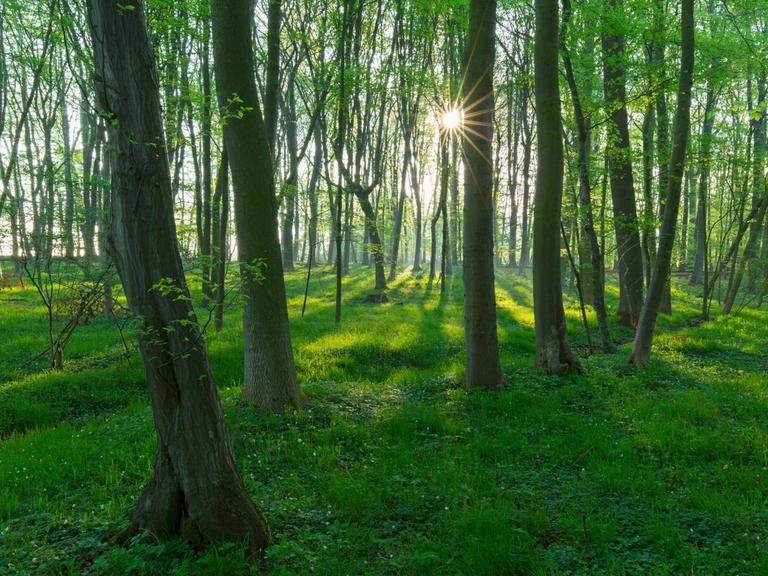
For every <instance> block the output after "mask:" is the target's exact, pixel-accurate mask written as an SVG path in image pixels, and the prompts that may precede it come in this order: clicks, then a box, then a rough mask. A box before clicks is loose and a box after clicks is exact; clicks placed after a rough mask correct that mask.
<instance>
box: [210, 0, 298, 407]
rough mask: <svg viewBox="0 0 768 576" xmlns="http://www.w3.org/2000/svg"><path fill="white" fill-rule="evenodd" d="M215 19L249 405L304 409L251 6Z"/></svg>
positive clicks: (232, 2) (225, 0)
mask: <svg viewBox="0 0 768 576" xmlns="http://www.w3.org/2000/svg"><path fill="white" fill-rule="evenodd" d="M212 16H213V20H212V21H213V48H214V63H215V71H216V88H217V93H218V100H219V107H220V108H221V109H223V110H225V111H226V112H225V114H227V115H231V116H234V117H229V118H227V122H226V124H225V125H224V142H225V146H226V149H227V154H228V156H229V166H230V170H231V172H232V182H233V184H234V191H235V227H236V230H237V248H238V250H237V252H238V260H239V261H240V275H241V278H242V289H243V294H244V305H243V339H244V344H245V362H244V364H245V368H244V372H243V394H242V400H243V402H245V403H246V404H249V405H252V406H258V407H260V408H265V409H269V410H280V409H283V408H285V407H286V406H294V407H299V406H301V405H302V404H303V397H302V393H301V389H300V388H299V384H298V381H297V379H296V367H295V365H294V361H293V348H292V347H291V334H290V327H289V325H288V309H287V304H286V297H285V283H284V281H283V264H282V259H281V255H280V244H279V242H278V239H277V200H276V198H275V181H274V176H273V171H272V160H271V153H270V149H269V142H268V139H267V131H266V130H265V128H264V122H263V120H262V117H261V107H260V105H259V98H258V93H257V90H256V81H255V79H254V66H253V47H252V43H251V21H252V15H251V12H250V8H249V3H247V2H239V1H236V0H214V1H213V2H212ZM241 115H242V117H240V116H241Z"/></svg>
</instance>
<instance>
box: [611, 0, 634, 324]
mask: <svg viewBox="0 0 768 576" xmlns="http://www.w3.org/2000/svg"><path fill="white" fill-rule="evenodd" d="M620 1H621V0H607V4H606V6H605V7H604V9H603V14H604V16H603V18H604V19H605V20H606V21H605V22H603V32H602V38H601V40H602V47H603V84H604V90H605V104H606V106H607V109H608V110H609V111H610V115H609V122H608V139H609V143H610V145H609V148H608V163H609V166H610V172H611V197H612V199H613V216H614V228H615V232H616V250H617V252H618V256H619V310H618V315H619V320H620V321H621V323H622V324H625V325H627V326H633V327H634V326H635V325H636V324H637V321H638V318H639V316H640V309H641V308H642V305H643V255H642V251H641V248H640V233H639V231H638V222H637V208H636V206H635V190H634V184H633V180H632V151H631V148H630V143H629V120H628V117H627V105H626V87H625V59H626V50H625V40H624V36H623V34H622V33H621V32H620V31H618V30H616V29H614V28H615V27H616V26H618V24H616V23H615V22H612V21H610V20H609V18H608V16H607V15H608V14H617V13H619V12H621V11H622V7H621V4H620Z"/></svg>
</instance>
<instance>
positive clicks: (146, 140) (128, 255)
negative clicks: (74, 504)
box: [87, 0, 271, 552]
mask: <svg viewBox="0 0 768 576" xmlns="http://www.w3.org/2000/svg"><path fill="white" fill-rule="evenodd" d="M129 6H130V7H131V9H128V8H127V7H126V6H122V5H120V4H118V3H116V2H101V1H99V0H88V3H87V7H88V23H89V26H90V30H91V38H92V43H93V51H94V64H95V67H96V72H95V84H96V86H95V88H96V96H97V103H98V107H99V110H100V113H101V114H102V115H103V116H104V117H105V118H107V119H108V124H109V139H110V143H111V145H112V147H113V149H114V154H113V155H112V156H111V158H110V163H111V164H112V170H111V175H112V182H111V195H112V202H111V209H112V212H111V214H112V215H111V223H110V224H111V225H110V237H109V239H108V249H109V251H110V254H111V256H112V258H113V260H114V262H115V265H116V266H117V270H118V272H119V274H120V279H121V281H122V284H123V288H124V290H125V295H126V298H127V300H128V305H129V306H130V308H131V310H132V312H133V313H134V314H136V316H137V317H138V318H139V319H140V321H141V328H142V332H141V335H140V337H139V349H140V352H141V356H142V359H143V361H144V375H145V378H146V381H147V388H148V390H149V395H150V400H151V404H152V412H153V415H154V420H155V429H156V431H157V443H158V446H157V453H156V456H155V462H154V467H153V470H152V477H151V478H150V480H149V482H148V484H147V485H146V487H145V488H144V491H143V492H142V494H141V497H140V498H139V502H138V505H137V506H136V510H135V512H134V514H133V518H132V520H131V523H130V526H129V527H128V528H127V529H126V530H125V531H123V532H122V534H121V535H120V538H121V539H125V538H128V537H130V536H132V535H133V534H135V533H136V532H138V531H146V532H149V533H151V534H154V535H156V536H166V537H171V536H176V535H180V536H182V537H184V538H186V539H188V540H190V541H191V542H192V543H194V544H195V545H198V546H203V545H205V544H207V543H209V542H217V541H221V540H231V541H242V542H244V543H246V544H247V545H248V546H249V547H250V548H251V550H253V551H254V552H259V551H261V550H263V549H264V548H265V547H267V546H268V545H269V544H270V542H271V535H270V532H269V528H268V527H267V523H266V521H265V519H264V516H263V515H262V513H261V512H260V511H259V509H258V508H257V507H256V506H255V505H254V504H253V502H252V501H251V498H250V496H249V495H248V493H247V492H246V490H245V487H244V486H243V482H242V480H241V479H240V476H239V474H238V472H237V468H236V465H235V460H234V456H233V454H232V447H231V445H230V439H229V433H228V431H227V427H226V424H225V422H224V417H223V414H222V410H221V405H220V403H219V397H218V393H217V390H216V383H215V382H214V379H213V374H212V373H211V368H210V365H209V363H208V356H207V354H206V349H205V344H204V343H203V340H202V336H201V334H200V329H199V327H198V325H197V322H196V319H195V313H194V310H193V308H192V303H191V301H190V298H189V290H188V289H187V285H186V280H185V277H184V270H183V268H182V262H181V258H180V255H179V249H178V245H177V241H176V229H175V225H174V220H173V195H172V190H171V179H170V170H169V164H168V156H167V154H166V147H165V146H166V145H165V138H164V135H163V125H162V119H161V114H160V100H159V96H158V93H157V75H156V72H155V64H154V58H153V55H152V49H151V47H150V43H149V38H148V35H147V29H146V23H145V16H144V6H143V3H141V2H140V1H138V0H135V1H134V2H133V3H131V4H129ZM202 455H204V457H202Z"/></svg>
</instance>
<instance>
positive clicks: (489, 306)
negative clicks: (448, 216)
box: [463, 0, 502, 390]
mask: <svg viewBox="0 0 768 576" xmlns="http://www.w3.org/2000/svg"><path fill="white" fill-rule="evenodd" d="M495 29H496V0H471V2H470V5H469V35H468V37H467V46H466V48H465V50H466V51H465V56H464V94H463V97H464V117H465V120H464V122H465V127H464V140H463V144H464V146H463V153H464V242H463V260H464V344H465V348H466V375H465V379H466V383H467V386H468V387H469V388H477V387H482V388H487V389H491V390H493V389H497V388H500V387H501V384H502V377H501V366H500V364H499V343H498V336H497V333H496V294H495V287H494V274H493V161H492V157H493V146H492V142H493V64H494V60H495V56H496V54H495V51H496V49H495V45H496V42H495V36H494V34H495V32H494V31H495Z"/></svg>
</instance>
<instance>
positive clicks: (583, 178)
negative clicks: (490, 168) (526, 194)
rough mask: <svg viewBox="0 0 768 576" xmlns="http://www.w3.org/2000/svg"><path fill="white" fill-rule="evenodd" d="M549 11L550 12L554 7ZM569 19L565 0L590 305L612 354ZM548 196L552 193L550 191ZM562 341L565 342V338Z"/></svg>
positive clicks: (566, 53) (565, 62) (567, 68)
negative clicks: (569, 34)
mask: <svg viewBox="0 0 768 576" xmlns="http://www.w3.org/2000/svg"><path fill="white" fill-rule="evenodd" d="M548 9H549V10H551V8H548ZM570 18H571V3H570V0H563V30H562V39H561V42H560V46H561V50H562V53H563V65H564V67H565V74H566V78H567V80H568V86H569V88H570V92H571V101H572V102H573V112H574V114H573V115H574V118H575V121H576V131H577V137H578V164H579V203H580V205H581V206H580V207H581V219H582V233H583V235H584V236H585V239H584V243H585V244H586V245H587V247H588V250H586V252H588V255H589V258H590V266H589V269H588V270H587V272H588V274H589V277H590V278H591V280H592V282H591V284H592V302H591V303H592V305H593V306H594V308H595V313H596V315H597V323H598V327H599V330H600V342H601V345H602V349H603V352H612V351H613V349H614V348H613V343H612V342H611V335H610V332H609V330H608V315H607V313H606V310H605V287H604V286H603V273H602V268H603V253H602V252H601V251H600V244H599V243H598V241H597V232H595V223H594V217H593V214H592V185H591V183H590V178H589V140H590V138H589V128H588V125H587V119H586V118H585V117H584V111H583V108H582V105H581V97H580V94H579V90H578V85H577V84H576V76H575V74H574V72H573V65H572V63H571V56H570V51H569V49H568V45H567V35H568V26H569V23H570ZM559 108H560V102H559V101H558V102H557V109H558V110H559ZM561 171H562V168H561ZM545 193H550V192H549V191H548V190H547V191H546V192H545ZM537 194H538V191H537ZM561 195H562V193H561ZM547 201H548V202H551V199H550V198H547ZM537 205H538V201H537ZM551 209H552V208H551V207H550V208H549V210H551ZM558 209H559V206H558ZM559 217H560V216H559V213H558V220H559ZM550 233H551V231H550ZM560 310H561V311H562V294H561V296H560ZM556 312H557V311H556ZM563 326H564V325H563ZM563 340H565V338H564V337H563ZM566 345H567V342H566Z"/></svg>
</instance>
